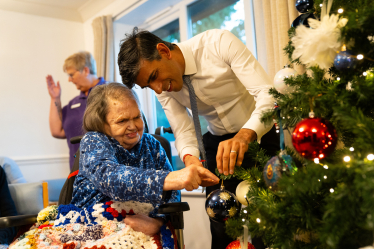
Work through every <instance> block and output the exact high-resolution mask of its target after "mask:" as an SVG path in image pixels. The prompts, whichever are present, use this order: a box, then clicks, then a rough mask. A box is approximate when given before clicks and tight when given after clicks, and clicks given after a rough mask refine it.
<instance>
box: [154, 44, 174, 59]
mask: <svg viewBox="0 0 374 249" xmlns="http://www.w3.org/2000/svg"><path fill="white" fill-rule="evenodd" d="M156 49H157V51H158V53H159V55H160V56H161V57H162V56H165V57H166V58H167V59H169V60H170V59H171V51H170V49H169V48H168V47H167V46H166V45H165V44H163V43H158V44H157V46H156Z"/></svg>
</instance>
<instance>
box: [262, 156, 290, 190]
mask: <svg viewBox="0 0 374 249" xmlns="http://www.w3.org/2000/svg"><path fill="white" fill-rule="evenodd" d="M295 171H297V168H296V167H295V166H294V163H293V160H292V157H291V156H290V155H282V156H274V157H272V158H271V159H270V160H269V161H268V162H267V163H266V165H265V167H264V170H263V176H264V180H265V184H266V186H268V187H269V188H271V189H276V188H277V186H278V181H279V179H280V178H281V176H282V174H283V173H288V174H293V173H294V172H295Z"/></svg>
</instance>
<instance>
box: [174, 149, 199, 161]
mask: <svg viewBox="0 0 374 249" xmlns="http://www.w3.org/2000/svg"><path fill="white" fill-rule="evenodd" d="M186 154H190V155H192V156H195V157H197V158H199V157H200V151H199V149H197V148H195V147H185V148H183V149H182V150H181V152H180V153H179V157H180V158H181V160H182V161H183V157H184V156H185V155H186Z"/></svg>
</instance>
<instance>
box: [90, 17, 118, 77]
mask: <svg viewBox="0 0 374 249" xmlns="http://www.w3.org/2000/svg"><path fill="white" fill-rule="evenodd" d="M92 28H93V33H94V57H95V60H96V66H97V76H99V77H104V79H105V80H106V81H110V82H112V81H114V68H115V66H114V65H115V61H114V60H115V59H114V58H115V56H114V44H113V43H114V40H113V19H112V16H110V15H108V16H100V17H97V18H95V19H94V20H93V22H92Z"/></svg>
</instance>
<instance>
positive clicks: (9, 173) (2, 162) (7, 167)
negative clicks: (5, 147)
mask: <svg viewBox="0 0 374 249" xmlns="http://www.w3.org/2000/svg"><path fill="white" fill-rule="evenodd" d="M0 166H1V167H3V169H4V171H5V174H6V179H7V182H8V184H13V183H26V182H27V181H26V179H25V178H24V177H23V174H22V172H21V170H20V168H19V166H18V164H17V163H16V162H15V161H13V160H12V159H10V158H9V157H0Z"/></svg>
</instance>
